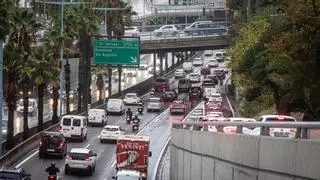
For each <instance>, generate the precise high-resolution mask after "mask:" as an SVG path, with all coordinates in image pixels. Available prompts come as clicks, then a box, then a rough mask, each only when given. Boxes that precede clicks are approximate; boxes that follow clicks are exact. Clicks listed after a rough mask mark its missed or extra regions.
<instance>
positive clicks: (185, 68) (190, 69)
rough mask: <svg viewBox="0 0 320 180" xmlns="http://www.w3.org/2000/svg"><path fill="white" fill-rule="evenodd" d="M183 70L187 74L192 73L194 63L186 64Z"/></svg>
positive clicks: (183, 65)
mask: <svg viewBox="0 0 320 180" xmlns="http://www.w3.org/2000/svg"><path fill="white" fill-rule="evenodd" d="M182 68H183V70H184V71H185V72H187V73H190V72H192V71H193V64H192V62H184V63H183V64H182Z"/></svg>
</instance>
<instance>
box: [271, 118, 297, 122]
mask: <svg viewBox="0 0 320 180" xmlns="http://www.w3.org/2000/svg"><path fill="white" fill-rule="evenodd" d="M266 122H295V120H294V119H292V118H283V117H273V118H266Z"/></svg>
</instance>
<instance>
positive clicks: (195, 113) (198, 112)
mask: <svg viewBox="0 0 320 180" xmlns="http://www.w3.org/2000/svg"><path fill="white" fill-rule="evenodd" d="M190 115H191V116H199V117H202V116H203V109H202V108H196V109H194V110H193V111H192V112H191V114H190Z"/></svg>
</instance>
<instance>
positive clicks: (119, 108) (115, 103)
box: [107, 99, 125, 115]
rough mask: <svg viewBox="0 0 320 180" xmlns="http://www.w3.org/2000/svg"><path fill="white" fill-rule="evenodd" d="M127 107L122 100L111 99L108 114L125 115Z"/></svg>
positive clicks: (108, 104)
mask: <svg viewBox="0 0 320 180" xmlns="http://www.w3.org/2000/svg"><path fill="white" fill-rule="evenodd" d="M124 113H125V106H124V103H123V100H122V99H109V100H108V103H107V114H120V115H122V114H124Z"/></svg>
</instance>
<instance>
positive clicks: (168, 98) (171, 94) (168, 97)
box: [161, 90, 178, 102]
mask: <svg viewBox="0 0 320 180" xmlns="http://www.w3.org/2000/svg"><path fill="white" fill-rule="evenodd" d="M161 98H162V100H163V101H165V102H172V101H174V100H176V99H177V98H178V94H177V93H176V92H175V91H173V90H170V91H165V92H164V93H163V94H162V97H161Z"/></svg>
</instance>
